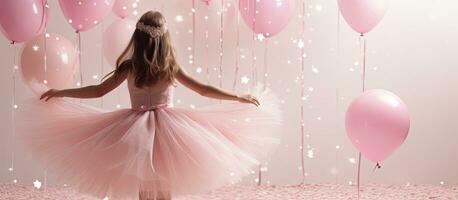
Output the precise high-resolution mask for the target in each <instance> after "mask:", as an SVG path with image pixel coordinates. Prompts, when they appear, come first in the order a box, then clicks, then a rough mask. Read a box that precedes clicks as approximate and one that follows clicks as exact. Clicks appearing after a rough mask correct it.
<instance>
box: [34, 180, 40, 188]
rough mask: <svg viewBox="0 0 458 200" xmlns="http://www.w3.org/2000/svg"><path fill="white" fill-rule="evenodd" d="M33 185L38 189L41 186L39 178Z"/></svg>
mask: <svg viewBox="0 0 458 200" xmlns="http://www.w3.org/2000/svg"><path fill="white" fill-rule="evenodd" d="M33 187H35V188H37V189H40V188H41V182H40V181H39V180H35V181H34V182H33Z"/></svg>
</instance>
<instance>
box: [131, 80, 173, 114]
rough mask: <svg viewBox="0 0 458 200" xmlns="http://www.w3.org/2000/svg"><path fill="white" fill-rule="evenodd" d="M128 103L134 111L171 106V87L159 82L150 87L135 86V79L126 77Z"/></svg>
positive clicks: (169, 84) (166, 83) (167, 83)
mask: <svg viewBox="0 0 458 200" xmlns="http://www.w3.org/2000/svg"><path fill="white" fill-rule="evenodd" d="M127 85H128V88H129V95H130V102H131V106H132V109H134V110H152V109H155V108H158V107H164V106H173V85H172V84H171V83H169V82H159V83H157V84H154V85H152V86H144V87H142V88H139V87H137V86H135V77H134V76H133V75H129V76H128V77H127Z"/></svg>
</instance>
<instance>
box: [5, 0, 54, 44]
mask: <svg viewBox="0 0 458 200" xmlns="http://www.w3.org/2000/svg"><path fill="white" fill-rule="evenodd" d="M45 5H46V0H3V1H2V2H1V6H0V30H1V31H2V33H3V34H4V35H5V36H6V37H7V38H8V39H9V40H11V41H13V42H25V41H28V40H30V39H32V38H33V37H35V36H37V35H39V34H41V33H43V31H44V29H45V25H46V21H47V17H48V14H47V12H48V9H47V8H46V7H45Z"/></svg>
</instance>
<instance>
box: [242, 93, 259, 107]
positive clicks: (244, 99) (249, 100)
mask: <svg viewBox="0 0 458 200" xmlns="http://www.w3.org/2000/svg"><path fill="white" fill-rule="evenodd" d="M238 101H239V102H242V103H251V104H254V105H255V106H259V105H261V104H260V103H259V101H258V99H257V98H256V97H254V96H251V95H242V96H238Z"/></svg>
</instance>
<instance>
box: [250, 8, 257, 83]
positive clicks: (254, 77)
mask: <svg viewBox="0 0 458 200" xmlns="http://www.w3.org/2000/svg"><path fill="white" fill-rule="evenodd" d="M256 4H257V1H253V19H252V24H251V25H252V27H253V29H254V30H253V32H252V40H253V46H252V48H251V70H252V71H251V79H252V80H253V81H252V86H253V87H254V86H255V85H256V82H257V69H256V33H255V32H256ZM248 6H250V4H248ZM248 10H250V8H248Z"/></svg>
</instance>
